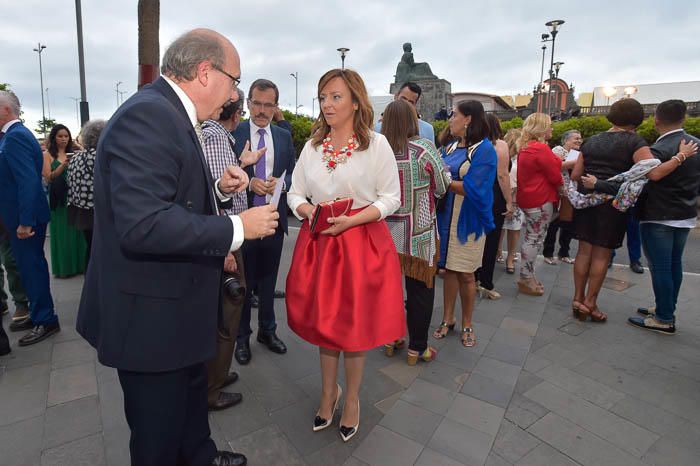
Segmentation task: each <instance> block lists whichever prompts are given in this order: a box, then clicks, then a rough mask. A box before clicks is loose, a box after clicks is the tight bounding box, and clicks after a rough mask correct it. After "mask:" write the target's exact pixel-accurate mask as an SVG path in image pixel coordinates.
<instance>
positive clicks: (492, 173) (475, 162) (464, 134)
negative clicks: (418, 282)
mask: <svg viewBox="0 0 700 466" xmlns="http://www.w3.org/2000/svg"><path fill="white" fill-rule="evenodd" d="M488 136H489V127H488V123H487V122H486V117H485V114H484V107H483V105H481V103H480V102H478V101H475V100H468V101H462V102H459V103H457V104H456V105H455V106H454V109H453V111H452V116H451V117H450V120H449V128H448V130H446V131H445V133H443V134H442V135H441V138H440V139H441V140H440V143H441V145H442V146H443V147H442V156H443V161H444V162H445V163H446V164H447V165H448V167H449V169H450V172H451V173H452V183H451V184H450V190H449V192H448V193H447V196H446V198H445V202H444V204H443V205H442V206H441V209H440V210H439V211H438V233H439V236H440V262H439V263H438V267H440V268H444V269H445V270H446V272H445V277H444V278H445V288H444V314H443V318H442V323H441V324H440V326H439V327H438V328H437V329H436V330H435V332H434V333H433V337H435V338H438V339H440V338H444V337H445V336H446V335H447V334H448V333H449V332H450V330H453V329H454V327H455V324H456V319H455V302H456V300H457V292H459V296H460V299H461V303H462V321H461V329H462V336H461V340H462V345H464V346H465V347H470V346H474V345H475V344H476V336H475V334H474V329H473V327H472V315H473V313H474V302H475V300H476V280H475V278H474V272H475V271H476V270H477V269H478V268H479V267H480V266H481V257H482V255H483V252H484V243H485V241H486V233H488V232H489V231H491V230H492V229H493V228H494V223H493V212H492V208H493V183H494V180H495V177H496V162H497V156H496V151H495V149H494V148H493V145H492V144H491V142H490V141H489V139H488ZM450 140H453V141H454V142H451V143H449V141H450Z"/></svg>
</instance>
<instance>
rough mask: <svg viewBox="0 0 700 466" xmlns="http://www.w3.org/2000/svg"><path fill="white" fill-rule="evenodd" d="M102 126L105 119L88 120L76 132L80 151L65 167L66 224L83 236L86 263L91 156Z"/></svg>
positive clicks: (89, 238)
mask: <svg viewBox="0 0 700 466" xmlns="http://www.w3.org/2000/svg"><path fill="white" fill-rule="evenodd" d="M106 125H107V122H106V121H105V120H90V121H88V122H87V123H85V125H83V129H82V130H81V131H80V140H81V142H82V143H83V150H82V151H80V152H77V153H76V154H75V155H74V156H73V157H71V158H70V162H69V164H68V179H67V181H68V223H69V224H70V225H72V226H73V227H75V228H76V229H77V230H79V231H82V232H83V235H84V236H85V243H86V244H87V248H86V251H87V262H89V261H90V247H91V246H92V221H93V212H94V208H95V205H94V203H93V199H92V191H93V176H94V169H95V155H96V152H97V142H98V141H99V139H100V134H102V130H103V129H104V128H105V126H106Z"/></svg>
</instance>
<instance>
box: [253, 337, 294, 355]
mask: <svg viewBox="0 0 700 466" xmlns="http://www.w3.org/2000/svg"><path fill="white" fill-rule="evenodd" d="M258 343H262V344H263V345H265V346H267V349H269V350H270V351H272V352H273V353H277V354H284V353H286V352H287V346H286V345H285V344H284V342H283V341H282V340H280V339H279V338H277V335H275V333H274V332H272V333H270V334H268V335H263V334H262V333H261V332H258Z"/></svg>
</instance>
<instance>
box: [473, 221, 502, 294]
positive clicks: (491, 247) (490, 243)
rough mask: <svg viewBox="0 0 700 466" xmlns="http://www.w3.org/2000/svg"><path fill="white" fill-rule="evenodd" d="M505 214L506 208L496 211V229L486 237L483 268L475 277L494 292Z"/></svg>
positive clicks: (482, 261)
mask: <svg viewBox="0 0 700 466" xmlns="http://www.w3.org/2000/svg"><path fill="white" fill-rule="evenodd" d="M503 212H505V207H504V208H503V209H494V212H493V223H494V224H495V225H496V228H494V229H493V230H491V231H490V232H489V233H488V234H487V235H486V242H485V243H484V254H483V255H482V256H481V267H479V268H478V269H477V271H476V275H475V277H476V279H477V281H478V282H479V284H480V285H481V286H482V287H484V288H486V289H487V290H493V288H494V285H493V269H494V268H495V267H496V257H498V251H499V249H500V248H501V244H500V243H501V230H503V222H505V217H504V216H503Z"/></svg>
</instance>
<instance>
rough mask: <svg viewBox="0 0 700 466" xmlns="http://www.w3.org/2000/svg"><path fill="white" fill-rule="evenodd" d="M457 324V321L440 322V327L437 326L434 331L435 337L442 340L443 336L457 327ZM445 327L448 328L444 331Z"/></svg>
mask: <svg viewBox="0 0 700 466" xmlns="http://www.w3.org/2000/svg"><path fill="white" fill-rule="evenodd" d="M456 324H457V323H456V322H453V323H451V324H448V323H447V322H445V321H444V320H443V321H442V322H440V326H439V327H438V328H436V329H435V331H434V332H433V338H435V339H436V340H442V339H443V338H445V337H446V336H447V334H449V333H450V332H451V331H452V330H454V329H455V325H456ZM445 328H446V329H447V330H446V331H444V332H443V330H442V329H445Z"/></svg>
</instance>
